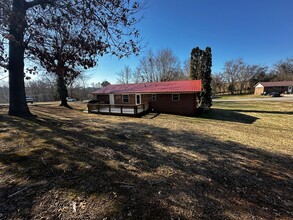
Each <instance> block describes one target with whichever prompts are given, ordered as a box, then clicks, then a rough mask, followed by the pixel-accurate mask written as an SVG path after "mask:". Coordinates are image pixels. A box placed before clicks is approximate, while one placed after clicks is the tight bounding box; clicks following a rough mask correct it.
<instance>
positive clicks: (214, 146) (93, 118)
mask: <svg viewBox="0 0 293 220" xmlns="http://www.w3.org/2000/svg"><path fill="white" fill-rule="evenodd" d="M72 106H73V107H74V109H73V110H69V109H64V108H62V107H59V106H57V105H56V104H54V103H52V104H50V105H46V106H43V105H39V106H37V105H32V106H31V110H32V112H33V113H34V114H37V115H38V117H37V118H36V119H21V118H15V117H7V116H6V115H5V114H6V111H7V109H6V110H5V109H2V110H1V112H0V125H1V126H0V203H1V204H3V205H1V206H0V218H4V219H40V218H48V219H172V218H173V219H179V218H180V219H252V218H254V219H261V218H262V219H292V218H293V211H292V210H293V203H292V201H293V198H292V195H293V181H292V180H293V166H292V164H293V163H292V162H293V158H292V156H293V149H292V146H293V141H292V131H291V130H292V128H291V126H292V122H293V119H292V116H293V103H282V102H280V103H279V102H278V103H276V102H265V103H262V102H252V103H249V102H247V103H246V102H245V103H243V102H241V103H216V105H215V106H214V107H213V109H212V110H211V111H210V112H209V113H207V114H205V115H202V116H200V117H195V118H190V117H182V116H175V115H166V114H161V115H159V116H158V117H156V118H154V119H145V118H131V117H120V116H109V115H95V114H87V113H84V112H82V111H83V110H84V108H85V105H84V104H81V103H72Z"/></svg>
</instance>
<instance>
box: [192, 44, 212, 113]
mask: <svg viewBox="0 0 293 220" xmlns="http://www.w3.org/2000/svg"><path fill="white" fill-rule="evenodd" d="M211 67H212V50H211V48H210V47H207V48H206V49H205V50H201V49H200V48H199V47H196V48H193V49H192V51H191V59H190V76H189V78H190V79H192V80H195V79H200V80H202V91H201V93H200V95H199V96H198V100H199V107H200V108H204V109H209V108H210V107H211V106H212V99H211V95H212V89H211V81H212V77H211Z"/></svg>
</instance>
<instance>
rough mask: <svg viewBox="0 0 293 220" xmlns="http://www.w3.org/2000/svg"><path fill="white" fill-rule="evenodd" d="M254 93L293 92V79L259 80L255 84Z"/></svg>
mask: <svg viewBox="0 0 293 220" xmlns="http://www.w3.org/2000/svg"><path fill="white" fill-rule="evenodd" d="M254 88H255V89H254V94H255V95H261V94H265V93H266V94H268V93H270V92H279V93H293V81H279V82H259V83H257V84H256V85H255V86H254Z"/></svg>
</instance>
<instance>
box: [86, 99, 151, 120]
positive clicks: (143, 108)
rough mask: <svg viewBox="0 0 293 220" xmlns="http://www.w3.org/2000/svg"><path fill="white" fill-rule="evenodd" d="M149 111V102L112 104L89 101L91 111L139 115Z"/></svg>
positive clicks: (89, 110)
mask: <svg viewBox="0 0 293 220" xmlns="http://www.w3.org/2000/svg"><path fill="white" fill-rule="evenodd" d="M148 111H149V103H148V102H146V103H143V104H140V105H110V104H100V103H88V112H89V113H98V114H113V115H128V116H135V117H139V116H141V115H144V114H146V113H147V112H148Z"/></svg>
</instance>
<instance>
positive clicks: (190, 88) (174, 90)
mask: <svg viewBox="0 0 293 220" xmlns="http://www.w3.org/2000/svg"><path fill="white" fill-rule="evenodd" d="M201 88H202V85H201V80H184V81H169V82H150V83H136V84H119V85H108V86H106V87H104V88H101V89H99V90H96V91H94V92H92V94H93V95H94V96H95V98H96V99H97V103H93V104H89V112H97V113H112V114H121V115H123V114H135V115H138V114H140V113H142V114H143V113H144V112H146V111H153V112H158V113H170V114H178V115H188V116H192V115H194V114H195V112H196V107H197V93H199V92H200V91H201ZM109 111H110V112H109Z"/></svg>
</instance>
